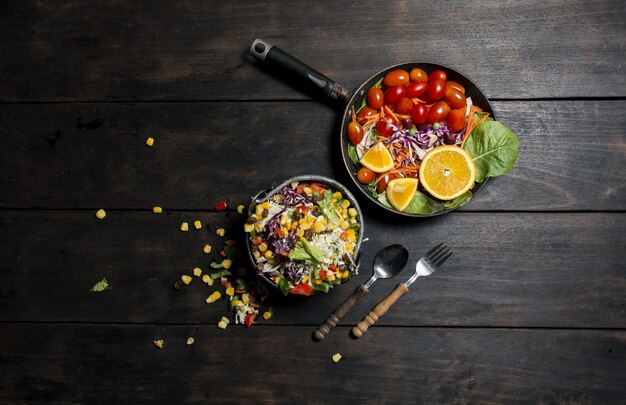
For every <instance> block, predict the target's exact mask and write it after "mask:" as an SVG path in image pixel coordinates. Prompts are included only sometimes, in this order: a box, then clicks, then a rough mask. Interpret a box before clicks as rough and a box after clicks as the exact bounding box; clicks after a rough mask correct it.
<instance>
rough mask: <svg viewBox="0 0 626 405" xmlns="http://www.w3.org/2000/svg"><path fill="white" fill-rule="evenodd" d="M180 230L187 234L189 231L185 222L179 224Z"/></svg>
mask: <svg viewBox="0 0 626 405" xmlns="http://www.w3.org/2000/svg"><path fill="white" fill-rule="evenodd" d="M180 230H181V231H183V232H187V231H188V230H189V224H188V223H187V222H183V223H182V224H180Z"/></svg>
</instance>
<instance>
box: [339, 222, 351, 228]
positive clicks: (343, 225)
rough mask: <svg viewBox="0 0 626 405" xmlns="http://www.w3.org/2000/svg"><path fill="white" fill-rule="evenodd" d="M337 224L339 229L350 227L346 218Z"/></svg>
mask: <svg viewBox="0 0 626 405" xmlns="http://www.w3.org/2000/svg"><path fill="white" fill-rule="evenodd" d="M339 226H340V227H341V229H344V230H345V229H348V228H350V224H349V223H348V221H346V220H343V221H341V223H340V224H339Z"/></svg>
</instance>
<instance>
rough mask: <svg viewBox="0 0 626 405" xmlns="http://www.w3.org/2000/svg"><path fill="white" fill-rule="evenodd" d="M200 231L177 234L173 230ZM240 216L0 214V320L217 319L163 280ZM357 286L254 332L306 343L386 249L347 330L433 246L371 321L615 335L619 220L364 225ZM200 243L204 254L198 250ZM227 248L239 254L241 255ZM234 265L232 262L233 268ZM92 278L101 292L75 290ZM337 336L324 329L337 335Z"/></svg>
mask: <svg viewBox="0 0 626 405" xmlns="http://www.w3.org/2000/svg"><path fill="white" fill-rule="evenodd" d="M195 218H199V219H201V220H202V222H203V224H204V225H205V226H208V230H207V229H203V230H199V231H190V232H186V233H185V232H181V231H180V230H179V229H178V228H179V225H180V223H181V222H182V221H189V222H191V221H193V220H194V219H195ZM243 221H244V218H243V216H240V215H238V214H223V213H222V214H215V213H198V212H173V213H168V212H166V213H165V214H162V215H155V214H152V213H151V212H145V211H144V212H126V211H109V213H108V215H107V217H106V218H105V220H103V221H99V220H97V219H96V218H95V216H94V212H93V211H78V212H77V211H30V210H28V211H9V212H0V246H3V251H4V256H3V261H2V263H1V265H0V277H1V278H2V280H3V282H2V283H1V284H0V321H28V322H105V323H109V322H114V323H126V322H134V323H189V324H202V323H205V322H217V321H218V320H219V319H220V318H221V317H222V316H224V315H229V311H228V310H227V305H226V301H225V300H222V301H220V302H219V303H215V304H212V305H207V304H206V303H205V302H204V300H205V299H206V298H207V297H208V295H209V294H210V292H211V291H213V290H215V289H220V290H221V291H222V294H223V293H224V291H223V290H224V289H223V288H218V287H212V288H209V287H207V286H206V285H202V284H201V283H200V282H199V280H198V279H197V278H194V281H193V282H192V284H191V285H190V286H189V287H188V288H185V289H184V290H182V291H174V290H173V289H172V283H173V282H174V281H175V280H176V279H178V278H179V277H180V276H181V275H182V274H191V271H192V269H193V268H194V267H196V266H198V267H202V268H203V269H205V272H206V271H208V270H209V269H208V264H209V263H210V262H211V261H213V260H216V259H219V260H221V258H220V256H219V255H218V254H217V253H216V252H217V251H219V250H220V249H221V248H222V247H223V240H224V238H220V237H218V236H217V235H216V234H215V229H216V228H217V227H225V229H226V230H227V238H235V239H236V240H239V239H241V238H242V237H243V236H242V234H243V232H242V231H241V229H242V228H243ZM365 225H366V235H365V236H366V237H367V238H369V240H368V241H367V242H365V243H364V246H363V249H362V258H361V260H362V265H361V270H360V273H359V275H358V276H356V277H355V278H354V279H353V280H350V282H349V283H347V284H345V285H342V286H340V287H338V288H337V289H336V290H335V291H333V292H332V293H331V294H328V295H324V294H321V295H318V296H314V297H310V298H302V299H300V298H297V297H291V298H293V299H279V296H278V295H279V294H276V295H275V297H274V298H272V299H270V300H269V301H268V302H266V303H265V304H264V307H265V308H267V307H269V306H273V308H274V312H275V315H274V317H273V318H272V319H270V321H263V320H260V321H259V322H260V323H261V324H272V325H275V324H282V325H310V326H311V328H310V331H309V333H310V334H311V333H313V331H314V330H315V328H316V327H317V326H319V325H320V324H321V323H322V322H323V321H324V320H325V319H326V317H327V316H328V314H330V313H332V311H333V310H334V309H335V308H337V307H338V306H339V304H340V303H342V302H343V301H345V299H346V298H347V297H348V296H349V295H350V294H351V293H352V291H353V290H354V288H355V286H356V285H358V284H359V283H363V282H365V281H366V280H367V279H368V278H369V277H370V276H371V274H372V270H371V264H372V261H373V259H374V256H375V254H376V252H377V251H378V250H380V249H381V248H382V247H384V246H387V245H390V244H393V243H400V244H403V245H405V246H406V247H407V248H408V249H409V252H410V257H409V264H407V267H406V268H405V269H404V271H403V272H402V273H401V274H400V275H398V276H397V277H396V278H394V279H392V280H379V281H377V282H376V283H375V284H374V285H373V286H372V288H371V289H370V290H371V291H370V293H369V294H368V295H367V296H366V298H364V299H362V300H360V301H359V302H358V303H357V304H356V305H355V306H354V308H353V310H352V311H351V312H350V313H349V314H347V315H346V317H345V318H344V319H343V320H342V325H351V326H353V325H355V324H356V323H357V322H358V321H359V320H361V319H362V317H363V316H364V315H365V314H366V313H367V312H368V311H370V310H371V308H372V307H373V306H374V305H375V303H377V302H379V301H381V300H382V299H383V297H385V296H386V295H387V294H388V293H389V292H390V291H391V290H392V289H393V288H394V286H395V285H396V284H397V283H398V282H399V281H403V280H405V279H407V278H409V276H410V275H411V274H412V272H413V269H414V263H415V262H416V261H417V260H418V259H419V258H420V257H421V256H422V255H423V254H425V253H426V251H427V250H428V249H430V247H432V246H435V245H436V244H438V243H439V242H441V241H445V242H446V243H447V244H448V245H449V246H450V248H451V249H452V251H453V252H454V254H453V255H452V257H451V258H450V259H449V260H448V261H447V262H446V263H445V264H444V265H443V266H442V268H441V269H440V270H439V271H437V272H436V273H434V274H432V275H431V276H429V277H426V278H424V279H420V280H418V282H416V283H414V284H413V285H412V286H411V290H410V291H409V293H407V294H406V295H405V296H403V297H402V305H396V306H394V307H393V308H391V309H390V310H389V312H388V313H387V314H386V315H385V316H384V317H383V318H381V319H380V321H379V324H381V325H394V326H416V325H437V326H502V327H574V328H580V327H582V328H590V327H596V328H625V327H626V316H625V312H624V311H625V310H626V299H625V298H624V295H623V294H622V292H623V291H624V289H625V288H626V277H624V265H623V264H624V263H626V250H625V249H624V234H625V233H626V214H617V213H614V214H575V213H574V214H537V213H535V214H532V213H524V214H522V213H512V214H506V213H485V214H481V213H451V214H449V215H446V216H443V217H438V218H433V219H431V220H425V221H420V222H419V223H418V224H416V223H406V222H401V221H397V222H396V223H390V222H389V221H387V220H385V219H377V218H372V217H370V218H366V224H365ZM206 243H208V244H210V245H212V246H213V248H214V249H213V250H214V253H212V254H210V255H206V254H204V253H203V252H202V247H203V246H204V245H205V244H206ZM242 243H243V242H241V241H240V246H243V244H242ZM239 264H243V265H244V266H247V263H246V262H245V261H243V262H241V261H240V262H239V263H235V265H234V266H233V269H236V268H238V267H239ZM103 277H106V278H107V280H108V281H109V284H110V286H111V289H110V290H107V291H105V292H102V293H93V292H90V291H89V290H90V289H91V287H92V286H93V285H94V284H95V283H96V282H97V281H99V280H100V279H102V278H103ZM339 332H340V331H334V333H333V335H334V334H335V333H339Z"/></svg>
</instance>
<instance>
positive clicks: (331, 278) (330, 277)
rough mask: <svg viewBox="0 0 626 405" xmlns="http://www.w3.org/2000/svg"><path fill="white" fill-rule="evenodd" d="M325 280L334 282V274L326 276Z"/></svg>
mask: <svg viewBox="0 0 626 405" xmlns="http://www.w3.org/2000/svg"><path fill="white" fill-rule="evenodd" d="M326 280H328V281H335V274H334V273H328V274H326Z"/></svg>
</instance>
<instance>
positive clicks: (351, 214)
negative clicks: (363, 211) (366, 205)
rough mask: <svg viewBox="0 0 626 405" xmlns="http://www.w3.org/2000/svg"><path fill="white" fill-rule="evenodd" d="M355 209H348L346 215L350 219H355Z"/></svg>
mask: <svg viewBox="0 0 626 405" xmlns="http://www.w3.org/2000/svg"><path fill="white" fill-rule="evenodd" d="M356 214H357V212H356V209H355V208H349V209H348V215H350V216H351V217H356Z"/></svg>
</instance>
